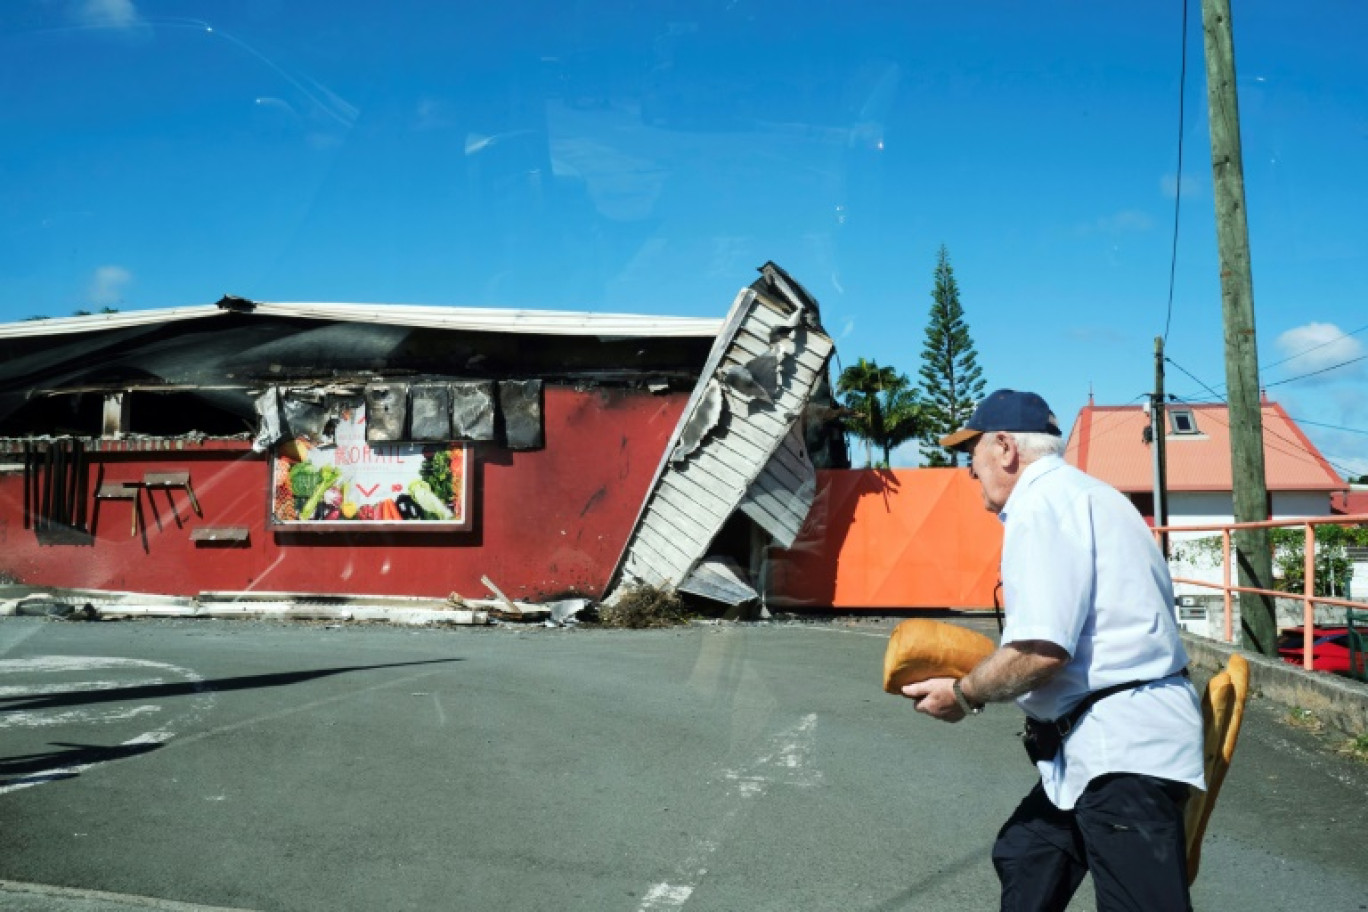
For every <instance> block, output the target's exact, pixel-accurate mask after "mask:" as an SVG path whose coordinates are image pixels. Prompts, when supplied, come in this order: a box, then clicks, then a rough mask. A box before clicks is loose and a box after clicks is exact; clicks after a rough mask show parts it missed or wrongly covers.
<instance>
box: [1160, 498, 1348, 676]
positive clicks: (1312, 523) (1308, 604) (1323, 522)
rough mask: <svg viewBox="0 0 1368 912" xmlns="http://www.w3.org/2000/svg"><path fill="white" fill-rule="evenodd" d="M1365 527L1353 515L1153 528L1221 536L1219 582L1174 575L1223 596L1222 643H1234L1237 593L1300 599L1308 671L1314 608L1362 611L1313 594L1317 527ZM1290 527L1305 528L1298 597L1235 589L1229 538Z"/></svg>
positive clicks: (1249, 588) (1243, 587)
mask: <svg viewBox="0 0 1368 912" xmlns="http://www.w3.org/2000/svg"><path fill="white" fill-rule="evenodd" d="M1361 525H1368V514H1356V515H1354V516H1317V517H1314V518H1311V519H1269V520H1265V521H1263V522H1244V523H1218V524H1213V525H1198V526H1156V527H1155V528H1154V536H1155V538H1160V537H1162V535H1163V534H1164V533H1167V532H1220V533H1221V577H1222V581H1221V582H1220V583H1212V582H1208V581H1206V580H1196V579H1186V578H1184V577H1180V576H1175V577H1174V578H1173V581H1174V582H1175V583H1187V584H1188V585H1190V586H1203V587H1206V588H1208V589H1220V590H1221V591H1222V593H1223V594H1224V595H1225V641H1226V642H1227V643H1233V642H1235V632H1234V630H1233V629H1232V627H1233V621H1232V615H1231V610H1230V609H1231V596H1232V594H1233V593H1236V592H1253V593H1256V594H1258V595H1268V596H1273V597H1275V598H1291V599H1300V600H1301V603H1302V635H1303V641H1302V656H1303V659H1302V661H1303V663H1304V665H1305V667H1306V668H1307V669H1310V668H1311V664H1312V660H1313V658H1314V657H1313V656H1312V642H1313V640H1314V638H1315V637H1314V633H1313V628H1314V627H1315V619H1316V612H1315V606H1316V605H1335V606H1339V607H1344V608H1364V607H1365V603H1364V602H1354V601H1350V600H1348V599H1337V598H1325V597H1322V596H1318V595H1316V526H1361ZM1289 526H1303V527H1304V528H1305V529H1306V544H1305V545H1304V551H1305V558H1306V568H1305V576H1306V583H1305V586H1304V587H1303V589H1304V591H1303V592H1302V594H1301V595H1298V594H1297V593H1295V592H1283V591H1281V590H1276V589H1256V588H1253V587H1250V586H1234V585H1231V582H1230V535H1231V533H1232V532H1235V531H1238V530H1240V529H1276V528H1286V527H1289Z"/></svg>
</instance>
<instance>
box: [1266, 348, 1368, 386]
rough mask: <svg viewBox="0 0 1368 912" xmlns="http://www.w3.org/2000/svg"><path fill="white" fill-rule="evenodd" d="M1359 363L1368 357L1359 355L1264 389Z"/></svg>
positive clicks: (1268, 384) (1275, 382)
mask: <svg viewBox="0 0 1368 912" xmlns="http://www.w3.org/2000/svg"><path fill="white" fill-rule="evenodd" d="M1359 361H1368V355H1359V356H1358V357H1357V358H1350V359H1349V360H1348V361H1341V362H1340V363H1339V364H1332V365H1330V366H1329V367H1322V368H1321V369H1320V370H1313V371H1308V372H1306V373H1304V374H1298V375H1297V376H1295V377H1288V378H1287V379H1285V380H1275V381H1273V382H1272V383H1265V384H1264V388H1265V389H1267V388H1268V387H1270V386H1282V385H1283V384H1284V383H1291V382H1293V381H1294V380H1305V379H1306V378H1307V377H1314V376H1316V375H1317V374H1325V373H1329V372H1330V371H1332V370H1338V369H1340V368H1341V367H1345V366H1346V365H1349V364H1356V363H1358V362H1359Z"/></svg>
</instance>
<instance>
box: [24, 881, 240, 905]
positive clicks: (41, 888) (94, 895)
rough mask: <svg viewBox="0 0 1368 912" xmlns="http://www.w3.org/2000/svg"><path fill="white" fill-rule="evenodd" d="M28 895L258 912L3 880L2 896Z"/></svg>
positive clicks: (152, 897)
mask: <svg viewBox="0 0 1368 912" xmlns="http://www.w3.org/2000/svg"><path fill="white" fill-rule="evenodd" d="M7 893H8V894H10V895H15V894H26V895H32V896H53V897H63V898H66V899H85V900H99V901H101V902H107V903H119V904H120V905H124V906H141V907H143V908H144V909H158V910H161V912H254V910H252V909H239V908H236V907H234V908H229V907H228V906H201V905H199V904H198V903H183V902H176V901H175V900H171V899H157V898H156V897H155V896H133V895H132V894H129V893H107V892H105V891H104V890H81V889H78V888H76V887H52V886H48V885H47V884H35V883H22V882H21V881H17V880H0V896H3V895H4V894H7Z"/></svg>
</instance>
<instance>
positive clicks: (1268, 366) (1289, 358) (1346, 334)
mask: <svg viewBox="0 0 1368 912" xmlns="http://www.w3.org/2000/svg"><path fill="white" fill-rule="evenodd" d="M1365 330H1368V323H1365V324H1364V325H1363V326H1360V327H1359V328H1358V329H1351V330H1350V331H1349V332H1342V333H1340V334H1339V335H1338V336H1335V337H1333V338H1330V339H1326V340H1325V341H1324V342H1321V343H1318V344H1316V345H1313V346H1311V347H1310V348H1307V349H1303V350H1301V351H1299V352H1297V353H1296V354H1294V355H1288V356H1287V357H1286V358H1283V359H1282V360H1280V361H1274V362H1273V363H1272V364H1266V365H1264V366H1263V367H1261V368H1259V376H1260V377H1262V376H1263V375H1264V372H1265V371H1270V370H1272V369H1273V368H1275V367H1277V366H1278V365H1279V364H1286V363H1287V362H1288V361H1295V360H1297V359H1298V358H1300V357H1301V356H1302V355H1309V354H1311V353H1312V352H1313V351H1316V350H1317V349H1321V348H1325V346H1327V345H1333V344H1334V343H1336V342H1338V341H1339V340H1340V339H1347V338H1349V337H1350V336H1356V335H1358V334H1359V333H1361V332H1364V331H1365ZM1361 360H1363V359H1362V358H1355V359H1352V360H1349V361H1342V362H1340V363H1339V364H1335V365H1332V366H1330V367H1327V368H1325V369H1324V370H1322V371H1313V372H1312V373H1308V374H1298V375H1297V376H1295V377H1287V378H1285V379H1283V380H1278V381H1275V382H1273V383H1265V384H1264V386H1265V388H1266V387H1269V386H1277V385H1279V384H1282V383H1291V382H1292V381H1293V380H1300V379H1302V378H1303V377H1311V376H1314V375H1315V374H1317V373H1324V372H1325V371H1332V370H1334V369H1335V368H1337V367H1343V366H1344V365H1346V364H1353V363H1354V361H1361ZM1174 366H1175V367H1177V365H1174ZM1178 369H1179V370H1182V368H1178ZM1183 373H1187V371H1183ZM1188 376H1189V377H1191V376H1192V375H1191V374H1188ZM1192 379H1194V380H1197V378H1196V377H1193V378H1192ZM1197 382H1198V383H1202V381H1200V380H1197ZM1220 385H1221V386H1225V384H1224V383H1222V384H1220ZM1202 386H1203V387H1205V388H1206V390H1207V391H1208V392H1210V393H1211V394H1212V395H1214V396H1217V397H1219V396H1220V395H1221V394H1220V393H1218V392H1216V391H1215V390H1213V389H1212V388H1211V387H1209V386H1207V385H1206V384H1205V383H1202Z"/></svg>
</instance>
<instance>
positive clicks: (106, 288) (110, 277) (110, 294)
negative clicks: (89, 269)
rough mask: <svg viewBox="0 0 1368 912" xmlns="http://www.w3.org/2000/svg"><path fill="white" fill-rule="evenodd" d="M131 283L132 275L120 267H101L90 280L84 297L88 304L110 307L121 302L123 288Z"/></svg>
mask: <svg viewBox="0 0 1368 912" xmlns="http://www.w3.org/2000/svg"><path fill="white" fill-rule="evenodd" d="M132 281H133V273H131V272H129V271H128V270H127V269H124V268H123V267H122V266H101V267H100V268H99V269H96V270H95V275H93V276H92V277H91V279H90V287H89V288H88V289H87V290H86V295H87V297H89V299H90V303H91V304H94V305H97V306H99V307H110V306H112V305H114V304H118V303H120V302H121V301H123V293H124V288H125V287H126V286H127V285H128V284H129V283H130V282H132Z"/></svg>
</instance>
